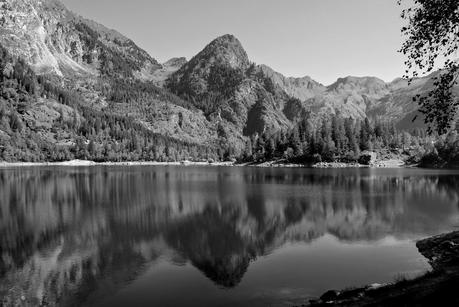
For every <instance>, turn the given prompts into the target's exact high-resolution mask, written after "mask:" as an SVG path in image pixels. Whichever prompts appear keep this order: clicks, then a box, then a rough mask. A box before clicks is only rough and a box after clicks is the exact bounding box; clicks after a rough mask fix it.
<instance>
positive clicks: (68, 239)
mask: <svg viewBox="0 0 459 307" xmlns="http://www.w3.org/2000/svg"><path fill="white" fill-rule="evenodd" d="M458 190H459V172H458V171H439V170H420V169H338V170H337V169H325V170H320V169H319V170H314V169H282V168H279V169H268V168H242V167H241V168H239V167H178V166H169V167H166V166H164V167H162V166H151V167H150V166H147V167H146V166H130V167H115V166H110V167H103V166H100V167H99V166H98V167H77V168H75V167H73V168H72V167H30V168H10V169H0V253H1V255H0V298H1V297H3V298H4V299H3V302H4V303H6V304H10V303H14V302H17V301H20V300H21V299H22V300H25V301H26V302H28V303H30V304H39V303H48V304H51V305H55V304H57V305H61V306H123V305H127V304H130V305H132V306H266V305H270V306H288V305H290V304H294V303H296V304H297V303H301V302H304V301H306V300H307V299H308V298H310V297H311V296H317V295H320V294H321V293H323V292H324V291H326V290H328V289H332V288H337V289H340V288H344V287H348V286H358V285H364V284H368V283H376V282H377V283H384V282H390V281H393V280H394V278H396V277H397V276H398V275H400V274H403V275H405V276H416V275H419V274H421V273H423V272H425V271H426V270H427V269H428V268H429V266H428V264H427V262H426V261H425V259H424V258H423V257H422V256H421V255H420V254H419V253H418V251H417V249H416V247H415V240H416V239H419V238H423V237H426V236H430V235H434V234H439V233H442V232H446V231H450V230H454V229H455V227H456V226H458V225H459V212H458V209H459V191H458Z"/></svg>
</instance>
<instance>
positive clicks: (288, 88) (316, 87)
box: [258, 64, 326, 101]
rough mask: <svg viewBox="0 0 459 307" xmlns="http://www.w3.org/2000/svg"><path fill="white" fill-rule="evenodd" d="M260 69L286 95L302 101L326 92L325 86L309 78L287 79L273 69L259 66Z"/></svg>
mask: <svg viewBox="0 0 459 307" xmlns="http://www.w3.org/2000/svg"><path fill="white" fill-rule="evenodd" d="M258 68H259V69H260V70H261V71H262V72H263V74H264V75H265V76H267V77H268V78H270V79H271V80H272V81H273V83H274V84H276V85H278V86H279V87H280V88H281V89H282V90H284V91H285V93H287V94H288V95H290V96H291V97H294V98H297V99H299V100H301V101H305V100H307V99H310V98H313V97H315V96H317V95H318V94H320V93H323V92H324V91H325V90H326V87H325V86H323V85H322V84H320V83H319V82H317V81H314V80H313V79H312V78H311V77H308V76H306V77H302V78H293V77H285V76H284V75H282V74H281V73H278V72H277V71H274V70H273V69H272V68H271V67H269V66H267V65H263V64H262V65H259V66H258Z"/></svg>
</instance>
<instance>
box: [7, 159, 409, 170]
mask: <svg viewBox="0 0 459 307" xmlns="http://www.w3.org/2000/svg"><path fill="white" fill-rule="evenodd" d="M38 166H73V167H79V166H81V167H83V166H86V167H87V166H240V167H244V166H245V167H266V168H281V167H283V168H407V167H416V165H407V164H405V163H404V162H403V161H401V160H386V161H384V160H382V161H377V162H376V163H373V164H370V165H364V164H359V163H345V162H319V163H311V164H300V163H289V162H285V161H284V160H276V161H266V162H260V163H255V162H248V163H247V162H246V163H237V162H231V161H226V162H205V161H187V160H185V161H176V162H158V161H122V162H95V161H90V160H70V161H61V162H4V161H0V168H7V167H38Z"/></svg>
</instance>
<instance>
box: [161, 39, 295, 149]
mask: <svg viewBox="0 0 459 307" xmlns="http://www.w3.org/2000/svg"><path fill="white" fill-rule="evenodd" d="M167 88H168V89H169V90H171V91H172V92H173V93H175V94H177V95H179V96H180V97H182V98H184V99H189V100H190V101H192V102H193V103H194V105H195V106H196V107H197V108H199V109H201V110H203V111H204V113H205V114H206V115H207V116H208V118H209V119H211V120H214V121H217V122H218V123H219V125H220V126H221V127H223V130H227V131H226V132H224V135H225V136H226V137H228V131H230V132H231V131H234V132H235V133H236V138H237V139H238V140H241V139H242V138H243V136H248V135H251V134H253V133H257V132H258V133H262V132H263V131H266V130H279V129H286V128H288V127H290V126H291V123H290V122H289V120H288V119H287V118H286V117H285V115H284V114H283V112H282V108H283V106H284V104H285V103H286V101H287V100H288V99H289V97H288V95H287V94H286V93H285V92H284V91H283V90H282V88H280V87H279V86H278V85H275V84H274V83H273V82H272V81H271V79H270V78H269V77H267V76H265V75H264V74H263V71H262V70H260V69H259V68H257V67H256V65H255V64H253V63H251V62H250V60H249V58H248V56H247V53H246V51H245V50H244V48H243V47H242V45H241V43H240V42H239V40H238V39H237V38H236V37H234V36H233V35H224V36H221V37H219V38H217V39H215V40H214V41H212V42H211V43H210V44H208V45H207V46H206V47H205V48H204V49H203V50H202V51H201V52H199V53H198V54H197V55H196V56H195V57H193V58H192V59H191V60H190V61H189V62H188V63H187V64H185V65H184V66H183V67H182V68H181V69H179V70H178V71H177V72H175V73H174V74H172V75H171V77H170V78H169V79H168V81H167Z"/></svg>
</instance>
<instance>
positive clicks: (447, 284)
mask: <svg viewBox="0 0 459 307" xmlns="http://www.w3.org/2000/svg"><path fill="white" fill-rule="evenodd" d="M416 246H417V248H418V250H419V252H420V253H421V254H422V255H423V256H424V257H426V258H427V259H428V260H429V263H430V265H431V266H432V270H431V271H429V272H428V273H426V274H425V275H423V276H421V277H418V278H416V279H413V280H406V279H403V278H402V279H399V280H398V281H396V282H394V283H392V284H386V285H379V284H373V285H368V286H365V287H361V288H353V289H347V290H342V291H338V290H330V291H327V292H326V293H324V294H323V295H322V296H321V297H320V298H317V299H314V300H310V301H309V303H307V304H305V305H301V306H313V307H319V306H459V296H458V295H457V293H456V292H457V289H458V285H459V231H456V232H452V233H449V234H443V235H439V236H435V237H431V238H427V239H424V240H421V241H418V242H417V243H416Z"/></svg>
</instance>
